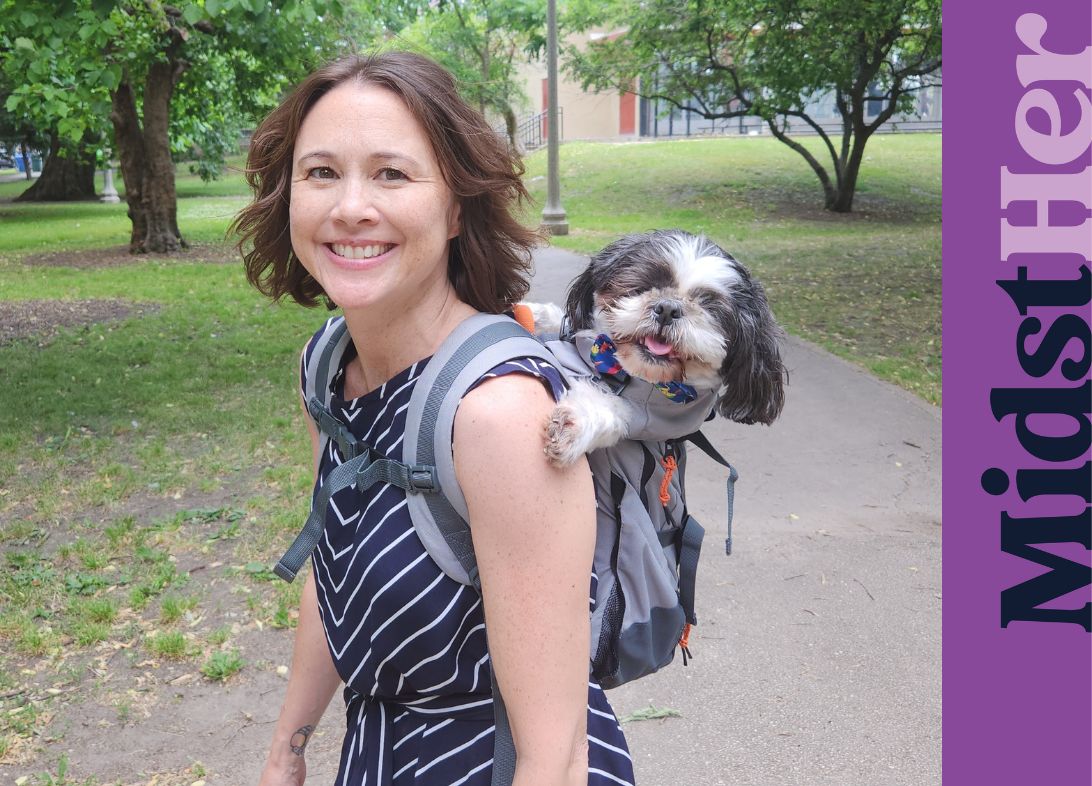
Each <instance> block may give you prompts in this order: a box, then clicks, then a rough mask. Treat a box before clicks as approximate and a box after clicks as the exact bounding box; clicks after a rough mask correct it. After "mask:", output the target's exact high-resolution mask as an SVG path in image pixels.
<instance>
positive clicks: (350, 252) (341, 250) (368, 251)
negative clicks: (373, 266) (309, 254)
mask: <svg viewBox="0 0 1092 786" xmlns="http://www.w3.org/2000/svg"><path fill="white" fill-rule="evenodd" d="M330 248H332V249H333V250H334V253H335V254H337V255H338V256H339V257H345V258H346V259H371V258H372V257H377V256H379V255H380V254H385V253H387V252H388V251H390V250H391V249H392V248H394V244H392V243H379V244H375V245H371V246H343V245H341V244H340V243H331V244H330Z"/></svg>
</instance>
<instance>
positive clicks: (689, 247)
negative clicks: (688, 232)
mask: <svg viewBox="0 0 1092 786" xmlns="http://www.w3.org/2000/svg"><path fill="white" fill-rule="evenodd" d="M705 242H706V241H705V239H704V238H703V237H700V236H689V237H686V236H681V235H672V236H671V237H669V238H667V239H666V240H665V241H664V243H665V245H666V244H671V245H673V246H675V252H674V253H673V254H671V261H672V263H673V264H674V266H675V275H676V277H677V278H678V282H679V291H680V292H689V291H690V290H692V289H694V288H695V287H709V288H711V289H717V290H719V291H721V292H724V293H728V292H731V290H732V288H733V287H734V286H735V285H736V284H737V283H738V282H739V273H738V272H736V269H735V267H734V266H733V265H732V263H731V262H729V261H728V260H727V259H725V258H724V257H722V256H714V255H700V254H701V251H702V249H703V247H704V246H705Z"/></svg>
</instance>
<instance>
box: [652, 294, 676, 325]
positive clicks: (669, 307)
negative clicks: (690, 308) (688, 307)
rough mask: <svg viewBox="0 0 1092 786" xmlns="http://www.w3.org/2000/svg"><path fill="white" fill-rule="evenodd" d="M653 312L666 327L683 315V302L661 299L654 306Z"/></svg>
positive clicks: (657, 319)
mask: <svg viewBox="0 0 1092 786" xmlns="http://www.w3.org/2000/svg"><path fill="white" fill-rule="evenodd" d="M652 313H653V314H655V315H656V321H657V322H658V323H659V324H660V326H661V327H666V326H667V325H670V324H671V323H672V322H674V321H675V320H676V319H678V318H679V317H681V316H682V313H683V308H682V303H680V302H679V301H677V300H660V301H658V302H657V303H656V305H654V306H653V307H652Z"/></svg>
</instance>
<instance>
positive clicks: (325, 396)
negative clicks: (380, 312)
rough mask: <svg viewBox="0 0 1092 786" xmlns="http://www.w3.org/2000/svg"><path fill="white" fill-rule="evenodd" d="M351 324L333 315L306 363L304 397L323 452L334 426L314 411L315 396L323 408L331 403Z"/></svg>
mask: <svg viewBox="0 0 1092 786" xmlns="http://www.w3.org/2000/svg"><path fill="white" fill-rule="evenodd" d="M350 340H351V338H350V336H349V329H348V326H347V325H346V324H345V317H333V318H332V319H329V320H327V321H326V325H325V327H324V328H323V329H322V331H320V332H319V333H318V335H316V336H315V338H314V339H313V340H312V346H311V353H310V355H308V356H307V357H306V363H305V365H304V367H303V400H304V403H305V404H306V405H307V412H308V414H310V415H311V417H312V418H315V421H316V425H318V427H319V446H320V448H321V451H320V455H321V453H324V452H325V451H326V445H327V443H329V441H330V437H331V434H330V433H329V432H330V429H328V428H324V425H326V424H324V423H322V422H320V420H319V418H318V417H317V416H316V413H315V412H314V411H313V409H314V407H313V406H312V404H311V402H312V400H317V401H318V402H319V403H320V404H322V406H323V408H329V406H330V383H331V382H333V379H334V375H335V374H337V370H338V369H339V368H340V367H341V358H342V356H343V355H344V354H345V350H346V349H347V348H348V346H349V341H350Z"/></svg>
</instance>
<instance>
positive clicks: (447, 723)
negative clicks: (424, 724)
mask: <svg viewBox="0 0 1092 786" xmlns="http://www.w3.org/2000/svg"><path fill="white" fill-rule="evenodd" d="M454 722H455V719H454V718H448V719H447V720H446V721H441V722H440V723H437V724H436V725H435V726H433V727H432V728H430V729H429V730H428V731H426V732H425V733H424V734H423V735H421V739H424V738H425V737H427V736H429V735H430V734H435V733H436V732H438V731H439V730H440V729H442V728H445V727H447V726H450V725H451V724H452V723H454Z"/></svg>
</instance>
